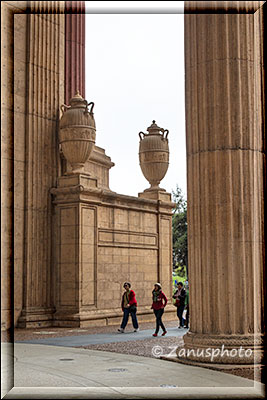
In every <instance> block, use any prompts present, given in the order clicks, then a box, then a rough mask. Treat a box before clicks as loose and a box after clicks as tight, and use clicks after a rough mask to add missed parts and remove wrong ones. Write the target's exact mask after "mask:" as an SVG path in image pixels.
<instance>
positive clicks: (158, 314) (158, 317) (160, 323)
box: [154, 308, 166, 333]
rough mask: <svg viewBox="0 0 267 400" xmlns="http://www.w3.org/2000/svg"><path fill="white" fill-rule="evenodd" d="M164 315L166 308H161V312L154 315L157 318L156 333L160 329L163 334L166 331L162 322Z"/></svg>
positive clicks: (155, 311) (155, 312)
mask: <svg viewBox="0 0 267 400" xmlns="http://www.w3.org/2000/svg"><path fill="white" fill-rule="evenodd" d="M163 313H164V308H160V309H159V310H154V314H155V316H156V331H155V333H158V331H159V327H161V329H162V330H163V332H165V331H166V329H165V326H164V324H163V322H162V320H161V317H162V315H163Z"/></svg>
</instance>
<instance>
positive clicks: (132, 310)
mask: <svg viewBox="0 0 267 400" xmlns="http://www.w3.org/2000/svg"><path fill="white" fill-rule="evenodd" d="M129 314H131V317H132V323H133V327H134V329H138V321H137V317H136V307H132V308H124V310H123V319H122V323H121V329H124V328H125V327H126V325H127V323H128V319H129Z"/></svg>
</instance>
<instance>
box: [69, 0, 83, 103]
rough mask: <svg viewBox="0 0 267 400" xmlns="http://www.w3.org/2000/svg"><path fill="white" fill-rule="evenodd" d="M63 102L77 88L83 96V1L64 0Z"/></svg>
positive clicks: (71, 95) (73, 93) (72, 94)
mask: <svg viewBox="0 0 267 400" xmlns="http://www.w3.org/2000/svg"><path fill="white" fill-rule="evenodd" d="M65 10H66V19H65V32H66V36H65V104H69V100H70V99H71V98H72V97H73V96H74V95H75V93H76V91H77V89H78V90H79V91H80V93H81V95H82V96H83V97H85V3H84V1H75V2H73V1H66V8H65Z"/></svg>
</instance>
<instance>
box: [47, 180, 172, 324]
mask: <svg viewBox="0 0 267 400" xmlns="http://www.w3.org/2000/svg"><path fill="white" fill-rule="evenodd" d="M52 193H53V196H54V204H55V207H56V219H55V221H56V227H55V232H56V238H55V243H56V245H55V253H56V254H57V257H56V264H55V270H56V271H57V272H56V283H55V285H56V293H58V295H57V298H56V301H55V303H56V313H55V320H54V324H55V325H60V326H89V325H91V324H93V325H95V324H101V325H102V324H114V323H119V320H120V319H121V295H122V292H123V283H124V282H125V281H130V282H131V283H132V288H133V289H134V291H135V292H136V296H137V300H138V314H139V318H140V319H142V320H151V319H154V316H153V314H152V311H151V292H152V289H153V286H154V283H155V282H158V281H160V282H161V283H162V286H163V291H164V292H165V294H166V295H167V297H168V298H169V300H170V304H169V306H167V308H166V311H167V318H173V317H175V312H176V309H175V308H174V307H173V306H172V305H171V295H172V277H171V276H172V275H171V273H172V232H171V218H172V207H173V203H171V202H170V201H169V202H168V201H165V202H164V201H158V200H151V199H143V198H137V197H132V196H125V195H120V194H117V193H114V192H112V191H110V190H106V189H103V188H98V187H97V178H95V177H89V176H88V175H80V174H74V175H66V176H64V177H61V178H59V180H58V186H57V188H54V189H53V190H52Z"/></svg>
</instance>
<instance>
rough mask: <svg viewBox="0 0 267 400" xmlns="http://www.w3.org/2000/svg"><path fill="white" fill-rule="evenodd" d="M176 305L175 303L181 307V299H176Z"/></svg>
mask: <svg viewBox="0 0 267 400" xmlns="http://www.w3.org/2000/svg"><path fill="white" fill-rule="evenodd" d="M174 305H175V307H179V305H180V299H176V301H175V303H174Z"/></svg>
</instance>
